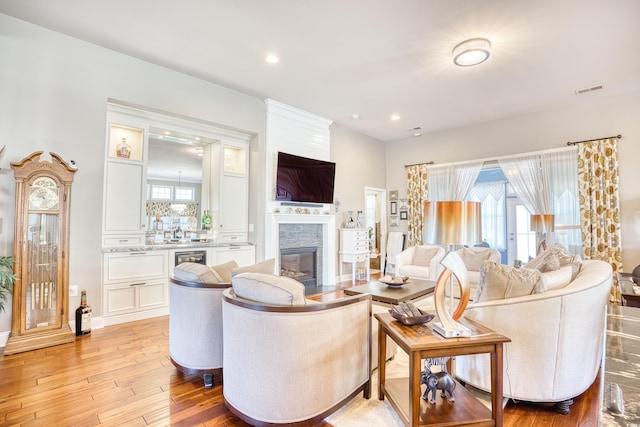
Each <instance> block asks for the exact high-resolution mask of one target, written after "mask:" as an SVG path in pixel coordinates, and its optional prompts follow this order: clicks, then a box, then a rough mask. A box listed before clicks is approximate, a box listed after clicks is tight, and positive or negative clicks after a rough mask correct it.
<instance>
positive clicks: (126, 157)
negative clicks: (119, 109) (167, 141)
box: [102, 119, 146, 246]
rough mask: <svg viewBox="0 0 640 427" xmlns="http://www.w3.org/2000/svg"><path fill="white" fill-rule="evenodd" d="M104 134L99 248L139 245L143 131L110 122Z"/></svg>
mask: <svg viewBox="0 0 640 427" xmlns="http://www.w3.org/2000/svg"><path fill="white" fill-rule="evenodd" d="M116 120H117V119H116ZM122 121H123V122H124V121H125V120H122ZM107 132H108V135H107V144H106V162H105V168H104V211H103V215H102V218H103V220H102V235H103V237H102V245H103V246H129V245H139V244H141V243H143V242H144V229H145V224H144V215H145V212H144V207H145V200H146V192H145V189H146V166H145V161H144V159H145V146H146V143H145V138H146V137H145V131H144V129H143V128H142V127H135V126H133V125H131V123H128V124H127V125H123V124H121V123H120V122H116V121H113V120H110V121H109V126H108V129H107Z"/></svg>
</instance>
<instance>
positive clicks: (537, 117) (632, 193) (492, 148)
mask: <svg viewBox="0 0 640 427" xmlns="http://www.w3.org/2000/svg"><path fill="white" fill-rule="evenodd" d="M605 87H606V85H605ZM605 90H606V89H605ZM581 96H585V98H583V99H581V100H580V101H579V102H577V103H576V104H575V105H573V106H567V107H564V108H558V109H554V110H549V111H544V112H539V113H535V114H528V115H522V116H517V117H511V118H506V119H502V120H498V121H494V122H489V123H484V124H480V125H477V126H470V127H465V128H459V129H454V130H450V131H444V132H439V133H434V134H429V135H424V136H422V137H420V138H408V139H404V140H400V141H394V142H391V143H388V144H387V188H388V189H390V190H393V189H397V190H399V192H400V194H401V197H403V196H404V195H405V194H406V173H405V168H404V165H405V164H412V163H419V162H427V161H434V162H435V163H436V164H439V163H447V162H454V161H461V160H470V159H480V158H482V159H484V158H490V157H496V156H503V155H509V154H517V153H524V152H527V151H537V150H544V149H550V148H558V147H563V146H566V143H567V142H568V141H579V140H584V139H592V138H599V137H606V136H612V135H617V134H622V137H623V138H622V139H620V140H619V143H618V148H619V156H620V204H621V208H622V249H623V263H624V271H628V272H630V271H631V270H632V269H633V268H634V267H635V266H636V265H638V264H640V186H639V185H638V182H640V167H639V166H638V162H639V160H640V144H639V142H640V120H639V119H638V118H639V117H640V91H636V92H632V93H628V94H622V95H619V94H618V95H608V96H607V95H606V93H605V94H604V95H599V96H597V97H591V96H590V95H581ZM401 226H404V227H405V228H406V223H405V224H402V221H401Z"/></svg>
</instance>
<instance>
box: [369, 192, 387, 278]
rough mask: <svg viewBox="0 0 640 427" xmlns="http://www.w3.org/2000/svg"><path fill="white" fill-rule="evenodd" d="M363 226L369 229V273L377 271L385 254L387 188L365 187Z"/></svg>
mask: <svg viewBox="0 0 640 427" xmlns="http://www.w3.org/2000/svg"><path fill="white" fill-rule="evenodd" d="M364 199H365V203H364V205H365V215H364V217H365V227H366V228H367V230H369V265H370V269H371V273H378V272H379V271H380V269H381V264H382V263H383V262H384V261H383V260H384V259H385V256H386V251H385V248H386V243H387V210H386V209H385V206H387V190H385V189H382V188H374V187H365V188H364Z"/></svg>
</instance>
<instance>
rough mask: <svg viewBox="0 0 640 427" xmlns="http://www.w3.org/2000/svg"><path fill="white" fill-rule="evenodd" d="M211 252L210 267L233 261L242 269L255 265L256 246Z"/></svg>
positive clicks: (228, 247)
mask: <svg viewBox="0 0 640 427" xmlns="http://www.w3.org/2000/svg"><path fill="white" fill-rule="evenodd" d="M211 252H212V257H211V264H210V265H218V264H224V263H225V262H229V261H232V260H235V262H237V263H238V266H240V267H242V266H245V265H251V264H254V263H255V257H256V256H255V246H252V245H242V246H234V245H231V246H226V247H218V248H213V249H212V250H211Z"/></svg>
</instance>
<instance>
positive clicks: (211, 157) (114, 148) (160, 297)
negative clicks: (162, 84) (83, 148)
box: [102, 101, 255, 324]
mask: <svg viewBox="0 0 640 427" xmlns="http://www.w3.org/2000/svg"><path fill="white" fill-rule="evenodd" d="M187 137H190V138H191V140H190V139H188V138H187ZM150 138H151V142H150ZM250 139H251V136H250V135H248V134H244V133H241V132H237V131H231V130H227V129H222V128H218V127H215V126H212V125H208V124H205V123H202V122H196V121H189V120H185V119H183V118H179V117H175V116H169V115H163V114H159V113H155V112H151V111H145V110H141V109H138V108H134V107H129V106H126V105H123V104H120V103H115V102H111V101H110V102H109V104H108V108H107V126H106V146H105V166H104V188H103V195H104V200H103V211H102V246H103V249H104V251H103V252H104V253H103V277H102V286H103V301H102V317H104V319H105V324H114V323H120V322H123V321H130V320H137V319H140V318H146V317H152V316H156V315H163V314H168V304H169V301H168V278H169V274H170V272H171V271H170V268H171V267H172V264H171V262H172V261H173V260H172V259H171V257H172V255H173V254H170V249H171V248H170V247H169V246H168V245H167V246H166V249H164V248H163V247H162V244H163V243H162V241H160V242H158V239H157V237H159V238H160V240H162V239H163V235H162V234H163V233H160V234H158V233H157V230H155V231H154V230H148V229H147V227H148V224H151V223H153V219H149V218H148V217H151V216H152V215H150V214H148V212H147V208H148V205H147V197H148V193H150V191H149V188H148V185H147V175H148V173H147V172H148V171H149V174H151V172H152V171H153V170H154V169H157V168H152V167H151V166H155V165H156V163H155V162H157V163H158V164H164V163H167V162H166V160H167V159H166V157H167V154H165V158H163V159H158V156H162V154H158V153H159V152H162V153H165V152H167V153H171V152H175V151H170V150H167V151H165V150H163V149H162V148H160V149H159V148H158V146H157V143H158V142H160V143H161V145H163V144H164V143H165V142H166V143H167V144H174V147H175V146H180V147H181V148H185V147H189V144H191V143H194V144H195V143H196V142H197V144H198V145H197V147H191V148H193V150H192V151H193V155H194V157H195V156H196V155H199V156H200V159H201V160H200V162H201V164H202V181H201V182H200V183H199V184H200V185H199V188H200V189H201V190H200V191H201V194H199V196H200V198H199V199H195V200H198V202H197V203H196V202H194V203H191V206H192V208H191V209H192V211H193V205H194V204H195V205H196V208H195V213H191V214H189V215H190V216H198V218H200V217H201V215H202V214H203V212H204V211H205V210H207V211H209V212H210V213H211V214H212V217H213V223H212V230H202V234H204V235H206V238H207V239H209V240H212V241H213V242H214V243H216V242H220V243H231V244H233V245H230V246H221V247H216V248H211V247H207V248H206V250H207V252H208V253H209V252H210V255H209V257H208V259H207V263H208V264H210V265H213V264H218V263H223V262H225V261H228V260H231V259H234V260H236V262H238V264H240V265H248V264H251V263H254V262H255V253H254V247H253V246H250V245H247V244H246V243H247V241H248V193H249V191H248V188H249V182H248V178H249V177H248V147H249V142H250ZM196 148H197V149H196ZM154 150H157V151H158V152H156V151H154ZM168 155H169V156H171V155H170V154H168ZM150 159H155V160H154V163H151V162H150ZM171 159H174V157H170V159H169V160H171ZM196 159H197V157H196ZM196 161H197V160H196ZM169 164H171V161H169ZM171 172H172V175H175V174H177V176H180V174H179V173H178V172H179V171H178V170H176V171H171ZM156 173H158V172H157V170H156ZM149 178H151V176H149ZM173 188H175V187H173ZM172 191H175V190H172ZM171 197H175V194H174V193H172V196H171ZM157 200H158V198H156V199H154V202H155V204H151V203H150V204H149V206H154V209H156V210H162V209H165V211H164V212H166V209H168V208H167V206H170V208H171V209H170V215H171V216H172V220H171V224H175V222H174V219H173V217H179V216H181V214H180V213H181V212H182V211H180V210H177V209H174V208H173V206H174V205H173V204H171V205H170V203H172V202H168V201H162V202H160V203H164V204H165V205H162V204H161V205H160V206H161V207H160V208H158V207H157V206H158V202H157ZM161 200H162V199H161ZM175 200H177V199H175ZM156 214H157V212H156ZM164 215H167V216H168V215H169V214H166V213H165V214H163V216H164ZM198 218H194V219H195V221H193V223H194V224H197V225H196V226H195V227H199V226H200V223H201V221H200V220H199V219H198ZM149 228H152V227H151V226H150V225H149ZM189 231H192V232H193V231H194V230H193V229H191V230H189ZM196 231H201V230H196ZM147 233H149V234H150V235H151V234H153V236H152V237H151V238H146V234H147ZM164 237H166V236H164ZM177 237H178V236H177V235H174V236H172V237H171V238H177ZM184 237H185V238H186V237H187V236H184ZM171 238H169V239H171ZM150 243H155V244H159V245H160V246H157V245H155V247H154V248H153V249H151V250H144V249H146V248H148V247H149V246H148V245H149V244H150ZM171 243H173V242H171ZM180 243H187V244H188V243H189V241H188V240H186V241H184V242H183V241H181V242H180ZM129 248H133V250H129Z"/></svg>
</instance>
